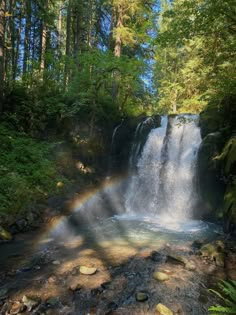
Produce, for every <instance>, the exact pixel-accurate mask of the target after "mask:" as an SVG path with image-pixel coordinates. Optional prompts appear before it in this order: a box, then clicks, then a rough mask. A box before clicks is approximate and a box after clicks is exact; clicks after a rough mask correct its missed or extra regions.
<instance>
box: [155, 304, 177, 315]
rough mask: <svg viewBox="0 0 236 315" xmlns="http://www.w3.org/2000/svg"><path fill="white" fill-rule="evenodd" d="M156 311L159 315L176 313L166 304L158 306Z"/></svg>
mask: <svg viewBox="0 0 236 315" xmlns="http://www.w3.org/2000/svg"><path fill="white" fill-rule="evenodd" d="M156 311H157V314H158V315H174V313H173V312H172V311H171V310H170V309H169V308H168V307H167V306H165V305H164V304H161V303H159V304H157V306H156Z"/></svg>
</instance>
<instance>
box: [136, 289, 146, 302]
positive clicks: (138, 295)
mask: <svg viewBox="0 0 236 315" xmlns="http://www.w3.org/2000/svg"><path fill="white" fill-rule="evenodd" d="M135 299H136V301H137V302H145V301H147V300H148V294H147V293H146V292H144V291H139V292H136V294H135Z"/></svg>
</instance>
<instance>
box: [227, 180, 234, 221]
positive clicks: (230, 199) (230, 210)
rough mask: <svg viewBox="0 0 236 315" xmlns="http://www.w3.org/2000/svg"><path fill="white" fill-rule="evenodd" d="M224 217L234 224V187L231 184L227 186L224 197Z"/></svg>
mask: <svg viewBox="0 0 236 315" xmlns="http://www.w3.org/2000/svg"><path fill="white" fill-rule="evenodd" d="M224 217H225V218H226V219H227V220H228V221H229V222H231V223H232V224H236V185H235V184H231V185H228V186H227V190H226V193H225V196H224Z"/></svg>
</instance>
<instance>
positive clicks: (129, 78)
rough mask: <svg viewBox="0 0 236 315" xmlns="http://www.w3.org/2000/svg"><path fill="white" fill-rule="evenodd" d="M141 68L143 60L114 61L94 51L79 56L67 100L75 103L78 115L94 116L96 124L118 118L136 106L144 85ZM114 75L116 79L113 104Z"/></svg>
mask: <svg viewBox="0 0 236 315" xmlns="http://www.w3.org/2000/svg"><path fill="white" fill-rule="evenodd" d="M144 68H145V67H144V63H143V62H142V61H139V60H137V59H135V58H129V57H127V56H121V58H116V57H115V56H114V55H113V53H111V52H109V51H108V52H102V51H99V50H96V49H94V50H91V51H89V52H85V53H82V54H81V55H80V56H79V66H77V67H76V65H75V64H74V65H73V66H72V69H74V70H73V72H74V73H73V79H72V82H71V84H70V85H69V87H68V92H67V94H66V97H67V98H68V99H70V100H71V101H72V104H76V106H77V109H78V112H79V114H80V115H81V116H87V118H89V117H90V118H91V117H95V118H96V120H97V121H104V120H105V121H109V120H114V119H117V117H119V116H120V115H121V114H123V115H127V114H128V113H129V109H130V108H131V107H134V106H137V107H139V105H140V103H141V102H140V101H141V99H140V95H139V92H140V90H142V86H143V82H142V81H141V80H140V76H141V74H142V73H143V71H144ZM114 75H116V76H117V75H118V77H119V80H118V82H116V83H117V84H118V87H119V93H118V95H117V99H116V101H115V102H114V100H113V98H112V93H113V89H114ZM141 97H142V96H141Z"/></svg>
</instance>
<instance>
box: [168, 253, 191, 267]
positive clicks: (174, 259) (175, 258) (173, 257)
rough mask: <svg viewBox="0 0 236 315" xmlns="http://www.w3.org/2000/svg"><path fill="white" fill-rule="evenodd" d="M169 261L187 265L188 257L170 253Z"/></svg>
mask: <svg viewBox="0 0 236 315" xmlns="http://www.w3.org/2000/svg"><path fill="white" fill-rule="evenodd" d="M167 262H170V263H174V264H180V265H185V264H186V263H187V258H185V257H183V256H178V255H175V254H169V255H167Z"/></svg>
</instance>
